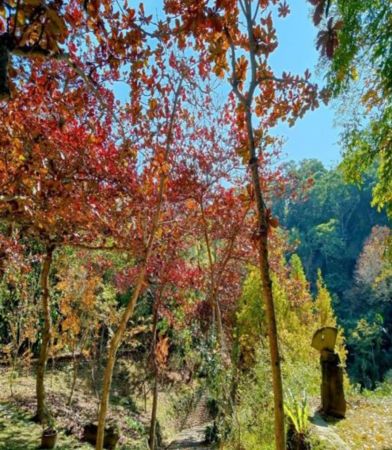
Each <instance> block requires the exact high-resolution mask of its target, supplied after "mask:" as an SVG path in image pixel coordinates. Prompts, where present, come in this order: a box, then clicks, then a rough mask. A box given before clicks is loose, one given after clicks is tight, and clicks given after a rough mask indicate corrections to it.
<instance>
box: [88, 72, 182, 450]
mask: <svg viewBox="0 0 392 450" xmlns="http://www.w3.org/2000/svg"><path fill="white" fill-rule="evenodd" d="M182 82H183V78H181V80H180V81H179V83H178V86H177V90H176V93H175V97H174V102H173V109H172V112H171V116H170V120H169V128H168V132H167V139H166V149H165V157H164V161H165V162H167V160H168V156H169V151H170V147H171V143H172V139H173V126H174V121H175V116H176V112H177V106H178V101H179V97H180V93H181V88H182ZM166 178H167V175H166V173H165V172H163V171H162V174H161V177H160V182H159V188H158V199H157V209H156V211H155V213H154V215H153V218H152V223H151V230H150V234H149V237H148V242H147V245H146V252H145V256H144V261H143V263H142V265H141V268H140V272H139V275H138V278H137V280H136V284H135V290H134V291H133V294H132V297H131V299H130V300H129V302H128V305H127V306H126V308H125V310H124V312H123V314H122V316H121V318H120V323H119V325H118V327H117V329H116V331H115V333H114V335H113V337H112V339H111V341H110V344H109V350H108V358H107V363H106V367H105V372H104V377H103V385H102V395H101V403H100V406H99V413H98V432H97V443H96V450H103V441H104V436H105V421H106V414H107V410H108V406H109V395H110V387H111V384H112V376H113V369H114V364H115V362H116V356H117V352H118V349H119V347H120V344H121V341H122V338H123V336H124V333H125V330H126V327H127V323H128V321H129V319H130V317H131V316H132V314H133V311H134V309H135V306H136V303H137V301H138V298H139V294H140V291H141V290H142V287H143V284H144V278H145V276H146V272H147V265H148V262H149V259H150V256H151V254H152V250H153V248H152V247H153V243H154V240H155V234H156V230H157V228H158V225H159V219H160V217H161V209H162V203H163V198H164V191H165V184H166Z"/></svg>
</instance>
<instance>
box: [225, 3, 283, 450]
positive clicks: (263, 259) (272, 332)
mask: <svg viewBox="0 0 392 450" xmlns="http://www.w3.org/2000/svg"><path fill="white" fill-rule="evenodd" d="M257 3H258V2H257ZM240 5H241V8H242V11H243V13H244V16H245V20H246V27H247V34H248V39H249V52H248V56H249V61H250V73H251V79H250V84H249V88H248V90H247V92H246V93H245V94H244V93H242V92H241V91H240V89H239V79H238V74H237V68H236V47H235V43H234V42H233V39H232V37H231V35H230V32H229V30H228V29H227V28H226V29H225V33H226V37H227V39H228V43H229V46H230V49H231V66H232V78H231V85H232V87H233V91H234V93H235V94H236V96H237V98H238V100H239V101H240V103H241V104H242V106H243V107H244V109H245V114H246V118H245V120H246V128H247V147H248V155H249V166H250V170H251V175H252V184H253V188H254V195H255V199H256V207H257V218H258V230H257V232H256V237H257V239H258V254H259V258H258V259H259V267H260V275H261V282H262V294H263V300H264V303H265V310H266V315H267V325H268V338H269V347H270V355H271V370H272V387H273V393H274V415H275V448H276V450H285V429H284V410H283V385H282V372H281V368H280V356H279V345H278V332H277V327H276V317H275V305H274V298H273V293H272V281H271V274H270V267H269V259H268V228H269V223H268V217H267V213H268V211H267V207H266V205H265V201H264V196H263V192H262V190H261V184H260V173H259V160H258V153H257V149H256V144H255V136H254V130H253V123H252V104H253V99H254V93H255V91H256V89H257V87H258V86H259V84H260V83H261V79H260V78H259V77H260V75H259V68H260V67H259V65H258V62H257V56H256V55H257V44H256V41H255V37H254V11H252V0H244V1H243V2H242V1H240ZM258 7H259V6H258V5H257V6H256V13H257V10H258Z"/></svg>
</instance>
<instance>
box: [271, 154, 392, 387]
mask: <svg viewBox="0 0 392 450" xmlns="http://www.w3.org/2000/svg"><path fill="white" fill-rule="evenodd" d="M375 174H376V171H375V170H372V171H371V172H369V173H368V174H366V175H365V176H364V179H363V183H362V185H360V186H358V185H354V184H352V183H347V182H346V181H345V180H344V176H343V172H342V170H341V169H340V168H336V169H335V168H334V169H326V168H325V167H324V166H323V165H322V163H321V162H319V161H317V160H306V161H302V162H301V163H299V164H294V163H290V164H287V166H286V167H285V176H286V177H287V179H288V186H287V188H286V190H285V192H284V194H283V195H282V196H280V197H279V198H277V199H275V201H274V212H275V213H276V215H277V217H279V220H280V223H281V224H282V226H283V227H284V228H286V229H287V230H289V241H290V242H291V243H292V245H293V246H294V248H295V249H296V252H297V253H298V255H299V256H300V257H301V259H302V262H303V265H304V269H305V273H306V275H307V277H308V279H309V280H310V281H311V285H312V290H315V289H316V280H317V271H318V270H321V273H322V274H323V277H324V279H325V283H326V285H327V287H328V289H329V290H330V292H331V294H332V295H333V304H334V309H335V311H336V314H337V317H338V321H339V323H340V325H341V326H342V327H343V329H344V330H345V335H346V336H347V346H348V350H349V359H348V370H349V373H350V375H351V377H352V379H353V381H355V382H358V383H360V384H361V385H362V386H365V387H370V388H374V386H375V382H376V381H379V380H381V379H382V378H383V375H384V373H385V372H386V371H387V370H389V369H390V368H391V364H392V359H391V356H390V355H391V348H392V347H391V346H392V339H391V336H392V309H391V308H392V303H391V295H392V290H391V281H392V280H391V277H390V270H391V269H390V263H389V262H388V261H387V259H385V257H384V259H383V254H384V252H385V249H386V248H387V240H388V235H389V231H388V228H389V226H390V222H389V220H388V218H387V215H386V213H385V211H381V212H378V211H377V209H376V208H375V207H372V206H371V200H372V191H373V189H374V185H375V183H376V175H375ZM369 354H371V358H369Z"/></svg>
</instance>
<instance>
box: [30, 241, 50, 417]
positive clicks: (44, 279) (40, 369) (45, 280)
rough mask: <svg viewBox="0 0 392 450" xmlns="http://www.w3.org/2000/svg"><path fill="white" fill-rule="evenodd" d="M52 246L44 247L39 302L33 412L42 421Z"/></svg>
mask: <svg viewBox="0 0 392 450" xmlns="http://www.w3.org/2000/svg"><path fill="white" fill-rule="evenodd" d="M53 251H54V246H52V245H49V246H48V247H47V249H46V254H45V258H44V261H43V265H42V270H41V279H40V285H41V304H42V315H43V318H44V326H43V328H42V343H41V349H40V354H39V359H38V363H37V380H36V381H37V382H36V394H37V410H36V414H35V417H34V418H35V420H36V421H37V422H39V423H42V422H43V421H44V420H45V417H46V414H47V409H46V402H45V397H46V395H45V371H46V365H47V361H48V353H49V342H50V334H51V326H52V323H51V311H50V298H49V272H50V267H51V264H52V256H53Z"/></svg>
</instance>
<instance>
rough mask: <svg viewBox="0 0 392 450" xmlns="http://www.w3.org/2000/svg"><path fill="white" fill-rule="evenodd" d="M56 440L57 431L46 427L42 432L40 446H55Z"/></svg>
mask: <svg viewBox="0 0 392 450" xmlns="http://www.w3.org/2000/svg"><path fill="white" fill-rule="evenodd" d="M56 441H57V431H56V430H52V429H51V428H47V429H46V430H44V431H43V433H42V438H41V447H40V448H55V446H56Z"/></svg>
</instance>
